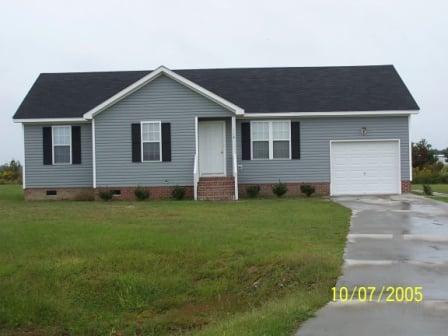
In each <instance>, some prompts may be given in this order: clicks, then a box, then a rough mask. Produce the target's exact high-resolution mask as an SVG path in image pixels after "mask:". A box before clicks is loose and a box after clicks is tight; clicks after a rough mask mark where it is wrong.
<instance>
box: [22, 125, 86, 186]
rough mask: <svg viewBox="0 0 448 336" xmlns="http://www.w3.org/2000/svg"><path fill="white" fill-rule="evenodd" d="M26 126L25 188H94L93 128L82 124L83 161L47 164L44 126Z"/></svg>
mask: <svg viewBox="0 0 448 336" xmlns="http://www.w3.org/2000/svg"><path fill="white" fill-rule="evenodd" d="M44 126H51V125H26V124H25V125H24V137H25V182H26V188H39V187H41V188H57V187H60V188H62V187H92V179H93V175H92V174H93V173H92V129H91V126H90V124H81V125H80V126H81V164H74V165H44V164H43V140H42V127H44Z"/></svg>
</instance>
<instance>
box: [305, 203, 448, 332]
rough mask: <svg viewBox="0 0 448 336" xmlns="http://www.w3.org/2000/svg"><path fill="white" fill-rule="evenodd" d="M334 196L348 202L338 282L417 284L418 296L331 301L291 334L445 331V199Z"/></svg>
mask: <svg viewBox="0 0 448 336" xmlns="http://www.w3.org/2000/svg"><path fill="white" fill-rule="evenodd" d="M335 201H336V202H338V203H340V204H342V205H344V206H346V207H349V208H351V209H352V210H353V216H352V223H351V227H350V234H349V236H348V242H347V246H346V250H345V256H344V258H345V263H344V267H343V275H342V276H341V278H340V279H339V280H338V283H337V287H341V286H346V287H348V288H351V289H352V288H354V287H355V286H358V287H359V286H376V287H378V288H380V287H382V286H401V287H406V286H412V287H414V286H421V287H423V294H424V300H423V301H422V302H421V303H390V302H385V300H384V299H383V300H380V302H377V300H374V301H375V302H370V303H366V302H360V301H359V300H353V301H352V302H350V303H340V302H332V303H329V304H328V305H326V306H325V307H324V308H322V309H321V310H320V311H318V312H317V314H316V317H315V318H312V319H310V320H308V321H307V322H305V323H304V324H303V325H302V327H301V328H300V329H299V331H298V334H297V335H300V336H311V335H313V336H325V335H332V336H337V335H344V336H350V335H356V336H360V335H382V336H386V335H407V336H412V335H419V336H420V335H448V203H442V202H436V201H433V200H430V199H427V198H423V197H420V196H414V195H400V196H384V197H344V198H342V197H341V198H335ZM375 296H376V297H378V296H377V295H375Z"/></svg>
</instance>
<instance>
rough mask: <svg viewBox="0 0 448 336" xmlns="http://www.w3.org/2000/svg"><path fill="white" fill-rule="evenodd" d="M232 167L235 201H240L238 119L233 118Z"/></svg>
mask: <svg viewBox="0 0 448 336" xmlns="http://www.w3.org/2000/svg"><path fill="white" fill-rule="evenodd" d="M232 163H233V164H232V166H233V178H234V181H235V201H237V200H238V165H237V157H236V117H232Z"/></svg>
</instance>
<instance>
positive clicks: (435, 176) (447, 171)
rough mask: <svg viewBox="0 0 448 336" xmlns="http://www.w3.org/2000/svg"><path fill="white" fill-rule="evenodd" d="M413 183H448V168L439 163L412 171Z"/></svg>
mask: <svg viewBox="0 0 448 336" xmlns="http://www.w3.org/2000/svg"><path fill="white" fill-rule="evenodd" d="M412 176H413V179H412V182H413V183H416V184H437V183H448V167H446V166H445V167H444V166H443V164H442V163H440V162H437V163H435V164H432V165H426V166H423V167H417V168H414V169H413V170H412Z"/></svg>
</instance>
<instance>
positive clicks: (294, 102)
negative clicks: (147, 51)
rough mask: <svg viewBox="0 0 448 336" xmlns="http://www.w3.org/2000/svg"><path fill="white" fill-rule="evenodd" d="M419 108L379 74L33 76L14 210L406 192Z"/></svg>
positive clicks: (347, 70)
mask: <svg viewBox="0 0 448 336" xmlns="http://www.w3.org/2000/svg"><path fill="white" fill-rule="evenodd" d="M418 110H419V107H418V106H417V104H416V102H415V101H414V99H413V98H412V96H411V94H410V93H409V91H408V89H407V88H406V86H405V84H404V83H403V81H402V80H401V78H400V76H399V75H398V73H397V72H396V70H395V68H394V67H393V66H391V65H384V66H383V65H380V66H347V67H293V68H237V69H201V70H169V69H168V68H166V67H163V66H161V67H159V68H157V69H156V70H154V71H125V72H86V73H44V74H41V75H40V76H39V77H38V78H37V80H36V82H35V83H34V85H33V86H32V88H31V90H30V91H29V93H28V94H27V96H26V97H25V99H24V101H23V102H22V104H21V105H20V107H19V108H18V110H17V112H16V114H15V115H14V121H15V122H18V123H22V125H23V134H24V146H25V160H24V168H25V169H24V176H23V187H24V189H25V196H26V199H29V200H34V199H48V198H50V199H76V198H82V197H83V195H92V194H93V193H98V191H100V190H103V189H108V190H114V193H115V194H116V195H117V197H121V198H123V199H126V198H132V197H133V190H134V189H135V187H137V186H143V187H147V188H149V190H150V193H151V197H153V198H160V197H166V196H168V195H170V191H171V189H172V188H173V186H176V185H178V186H184V187H186V190H187V194H188V195H189V196H190V197H194V198H195V199H238V197H239V196H241V195H244V193H245V191H246V187H247V186H249V185H254V184H257V185H260V186H261V191H262V193H271V185H272V184H273V183H276V182H278V181H282V182H285V183H287V184H288V188H289V191H288V193H289V194H292V195H294V194H299V193H300V185H301V184H311V185H314V186H315V188H316V191H317V193H319V194H323V195H328V194H330V195H353V194H399V193H401V192H408V191H409V190H410V180H411V176H412V174H411V163H410V150H411V147H410V141H409V123H410V117H411V115H412V114H416V113H418Z"/></svg>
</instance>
